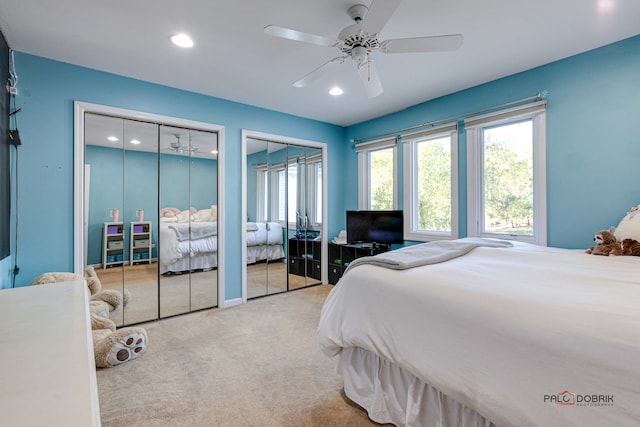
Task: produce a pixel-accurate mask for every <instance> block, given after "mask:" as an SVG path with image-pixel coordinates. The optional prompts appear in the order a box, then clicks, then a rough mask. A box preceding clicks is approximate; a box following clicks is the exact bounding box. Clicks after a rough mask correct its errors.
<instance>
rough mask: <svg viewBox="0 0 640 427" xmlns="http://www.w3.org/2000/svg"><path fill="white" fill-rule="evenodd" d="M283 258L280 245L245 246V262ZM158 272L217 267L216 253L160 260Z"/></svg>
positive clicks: (251, 262)
mask: <svg viewBox="0 0 640 427" xmlns="http://www.w3.org/2000/svg"><path fill="white" fill-rule="evenodd" d="M282 258H284V248H283V247H282V245H258V246H249V247H247V264H253V263H255V262H258V261H264V260H267V259H268V260H270V261H271V260H276V259H282ZM159 265H160V274H164V273H178V272H182V271H189V270H210V269H212V268H216V267H218V253H217V252H208V253H198V254H194V255H192V256H191V259H189V258H181V259H179V260H177V261H175V262H173V263H171V264H165V263H163V262H162V260H160V263H159Z"/></svg>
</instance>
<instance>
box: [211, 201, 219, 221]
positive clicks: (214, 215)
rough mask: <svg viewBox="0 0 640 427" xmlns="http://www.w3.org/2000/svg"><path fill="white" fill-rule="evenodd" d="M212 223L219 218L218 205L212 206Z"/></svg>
mask: <svg viewBox="0 0 640 427" xmlns="http://www.w3.org/2000/svg"><path fill="white" fill-rule="evenodd" d="M211 218H212V219H211V221H216V218H218V205H211Z"/></svg>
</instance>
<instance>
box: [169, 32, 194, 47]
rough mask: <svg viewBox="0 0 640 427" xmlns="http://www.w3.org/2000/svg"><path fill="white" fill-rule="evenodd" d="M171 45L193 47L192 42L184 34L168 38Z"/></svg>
mask: <svg viewBox="0 0 640 427" xmlns="http://www.w3.org/2000/svg"><path fill="white" fill-rule="evenodd" d="M170 40H171V43H173V44H175V45H176V46H179V47H184V48H190V47H193V40H192V39H191V37H189V36H188V35H187V34H185V33H178V34H174V35H172V36H171V37H170Z"/></svg>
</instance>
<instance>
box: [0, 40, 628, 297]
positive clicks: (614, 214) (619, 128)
mask: <svg viewBox="0 0 640 427" xmlns="http://www.w3.org/2000/svg"><path fill="white" fill-rule="evenodd" d="M15 58H16V66H17V70H18V72H19V73H20V92H19V96H18V97H17V107H18V108H22V111H21V112H20V114H19V117H18V123H19V124H20V134H21V137H22V141H23V145H22V146H21V147H20V165H21V167H20V190H19V193H20V194H19V199H20V223H19V224H20V227H19V234H20V239H19V241H20V243H19V246H20V247H19V253H18V261H19V266H20V268H21V270H20V274H19V275H18V280H17V284H18V285H24V284H26V283H28V282H29V281H30V280H31V279H32V278H33V277H35V276H36V275H38V274H40V273H42V272H44V271H56V270H62V271H70V270H71V269H72V268H73V101H74V100H81V101H86V102H92V103H97V104H104V105H108V106H113V107H120V108H127V109H132V110H138V111H145V112H150V113H154V114H161V115H167V116H174V117H179V118H185V119H190V120H198V121H203V122H209V123H216V124H221V125H224V126H225V141H224V149H225V156H226V166H225V184H224V189H225V194H226V195H227V197H226V200H225V215H226V235H225V236H226V238H225V244H226V250H227V252H226V257H225V259H226V261H225V263H226V264H225V268H226V277H225V289H226V295H227V298H237V297H240V270H241V264H240V254H241V248H240V242H239V239H238V236H239V235H240V224H241V218H240V207H241V201H240V200H239V198H238V197H235V195H237V194H240V193H241V189H240V181H241V180H240V170H241V168H240V161H241V159H240V154H241V152H240V144H241V141H240V138H241V132H240V130H241V129H242V128H247V129H251V130H256V131H261V132H266V133H273V134H280V135H285V136H290V137H296V138H303V139H310V140H315V141H322V142H327V143H328V144H329V149H328V153H327V154H328V164H327V165H326V167H327V170H328V175H329V182H328V183H327V185H328V190H329V191H328V194H329V200H328V206H329V218H328V219H329V221H328V227H329V238H331V237H332V236H334V235H336V234H337V233H338V231H339V230H340V229H342V228H344V211H345V210H346V209H354V208H356V207H357V184H356V183H357V156H356V153H355V150H354V149H353V144H351V143H350V142H347V141H350V139H351V138H358V137H366V136H369V135H374V134H379V133H384V132H389V131H392V130H395V129H400V128H404V127H408V126H413V125H417V124H420V123H424V122H428V121H431V120H437V119H442V118H446V117H450V116H455V115H458V114H464V113H467V112H471V111H475V110H478V109H483V108H486V107H491V106H494V105H498V104H502V103H505V102H509V101H512V100H515V99H520V98H524V97H528V96H531V95H534V94H535V93H537V92H539V91H540V90H547V91H548V93H549V99H548V106H547V207H548V243H549V245H552V246H560V247H569V248H585V247H588V246H590V245H591V238H592V236H593V233H594V232H595V231H597V230H599V229H602V228H607V227H609V226H610V225H616V224H617V223H618V221H619V220H620V218H621V217H622V216H623V215H624V213H625V212H626V211H627V210H628V209H629V208H630V207H631V206H635V205H637V204H638V203H639V202H640V184H638V179H637V174H638V173H637V171H638V163H639V160H640V136H639V133H638V131H637V123H638V118H639V117H640V83H639V82H640V79H639V78H638V76H640V36H636V37H633V38H630V39H627V40H623V41H621V42H618V43H615V44H612V45H609V46H605V47H602V48H599V49H596V50H593V51H590V52H586V53H584V54H580V55H576V56H574V57H571V58H567V59H564V60H561V61H557V62H554V63H551V64H548V65H545V66H542V67H538V68H535V69H532V70H529V71H526V72H523V73H519V74H516V75H513V76H509V77H506V78H503V79H500V80H496V81H493V82H490V83H487V84H484V85H480V86H477V87H474V88H471V89H468V90H464V91H461V92H457V93H454V94H451V95H448V96H445V97H442V98H438V99H436V100H432V101H429V102H425V103H423V104H419V105H416V106H414V107H411V108H408V109H406V110H403V111H401V112H398V113H395V114H390V115H388V116H384V117H381V118H378V119H375V120H371V121H368V122H365V123H361V124H358V125H354V126H350V127H349V128H347V129H346V130H345V129H343V128H341V127H338V126H333V125H329V124H326V123H321V122H317V121H312V120H306V119H301V118H298V117H294V116H290V115H285V114H281V113H277V112H274V111H269V110H264V109H259V108H256V107H251V106H248V105H243V104H238V103H233V102H230V101H225V100H222V99H218V98H212V97H208V96H203V95H198V94H194V93H190V92H185V91H180V90H176V89H171V88H167V87H163V86H159V85H155V84H151V83H147V82H143V81H138V80H133V79H127V78H123V77H120V76H116V75H112V74H107V73H103V72H98V71H94V70H89V69H86V68H81V67H76V66H72V65H69V64H64V63H60V62H55V61H51V60H47V59H43V58H40V57H35V56H32V55H26V54H19V53H16V56H15ZM459 136H460V137H459V144H460V147H459V148H460V150H459V170H460V177H459V182H460V184H459V195H460V213H461V216H460V231H461V235H462V236H464V235H465V233H466V217H465V215H464V212H465V210H466V201H465V198H466V149H465V142H466V139H465V135H464V133H462V132H461V133H460V135H459ZM399 158H400V161H399V164H400V171H401V175H402V162H401V156H399ZM400 189H402V183H401V182H400ZM401 199H402V198H401ZM13 237H14V236H13ZM13 256H15V254H13ZM5 264H6V263H5ZM9 264H12V263H9ZM0 277H3V278H4V277H6V272H3V274H2V275H1V276H0ZM2 280H3V281H4V279H2ZM3 286H6V281H4V283H3Z"/></svg>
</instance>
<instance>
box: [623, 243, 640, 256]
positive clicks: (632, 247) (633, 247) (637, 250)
mask: <svg viewBox="0 0 640 427" xmlns="http://www.w3.org/2000/svg"><path fill="white" fill-rule="evenodd" d="M620 246H621V249H622V255H627V256H640V242H638V241H637V240H635V239H623V240H622V242H620Z"/></svg>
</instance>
